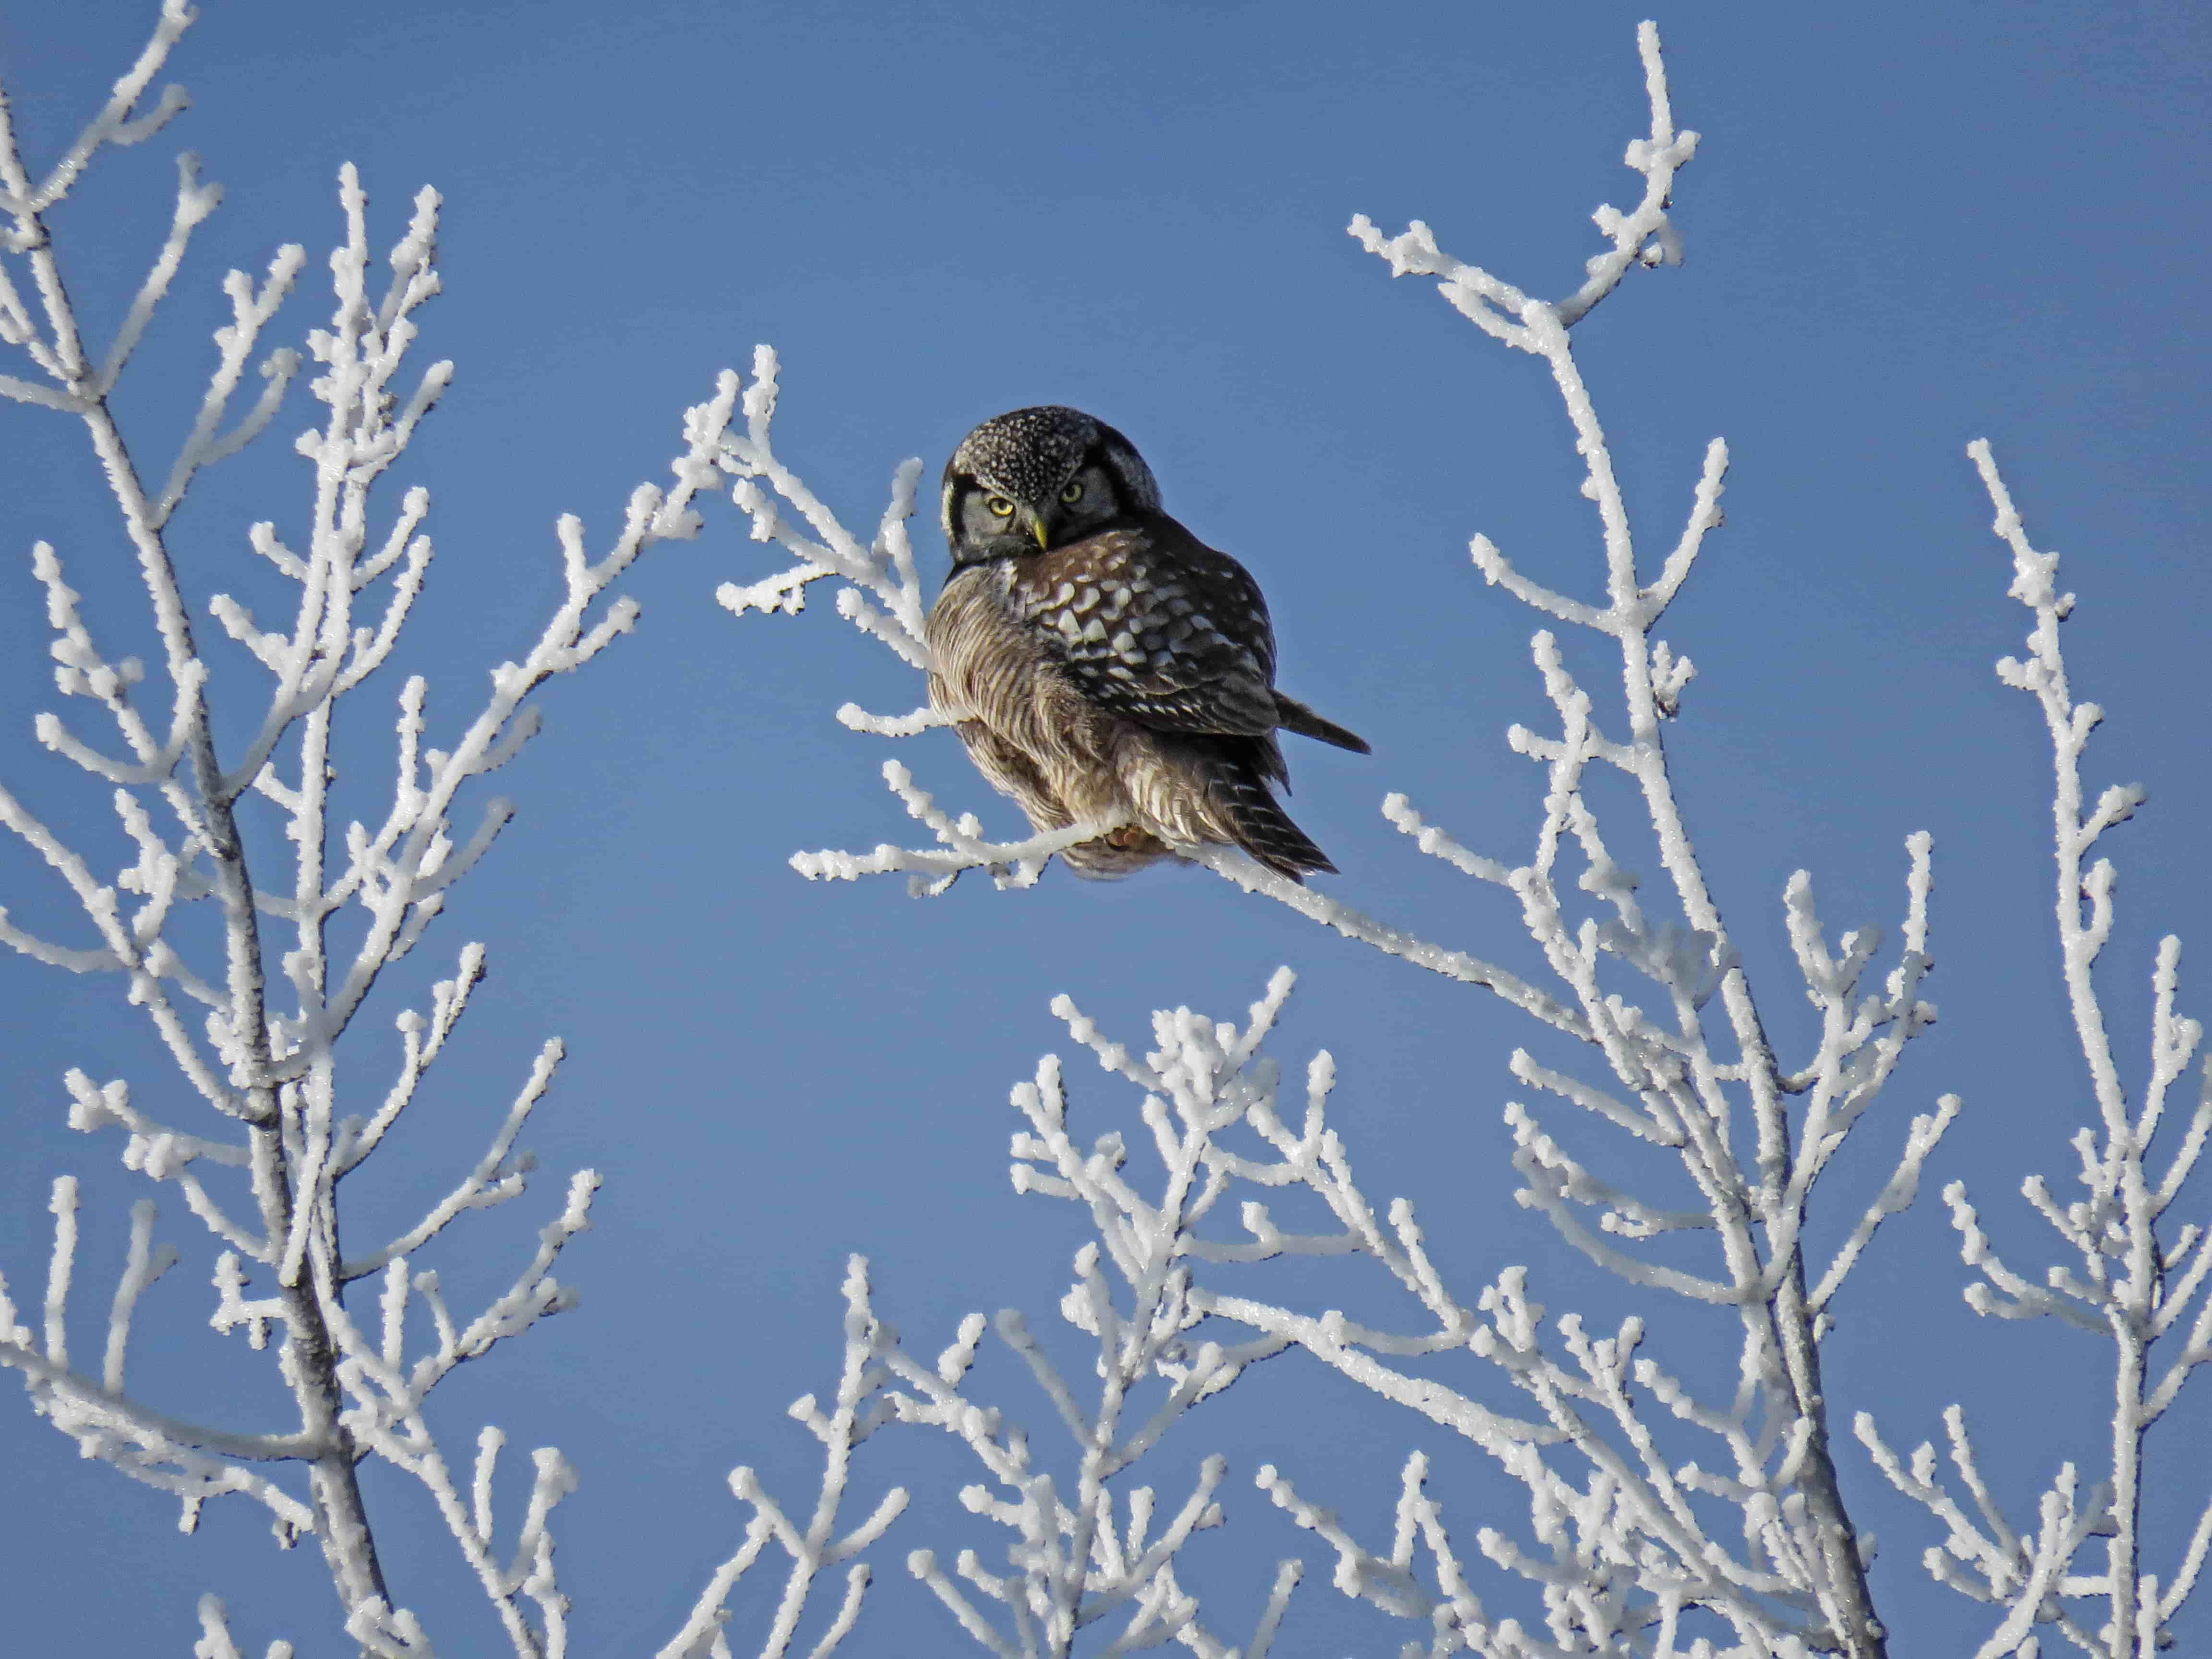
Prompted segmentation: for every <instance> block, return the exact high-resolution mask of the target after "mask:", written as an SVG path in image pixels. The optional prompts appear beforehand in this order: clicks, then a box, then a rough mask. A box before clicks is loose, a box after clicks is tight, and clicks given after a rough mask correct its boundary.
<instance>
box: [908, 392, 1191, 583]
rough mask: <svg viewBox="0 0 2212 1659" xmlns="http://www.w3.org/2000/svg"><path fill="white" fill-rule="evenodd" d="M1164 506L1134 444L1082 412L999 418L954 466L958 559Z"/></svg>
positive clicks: (1054, 542) (991, 555)
mask: <svg viewBox="0 0 2212 1659" xmlns="http://www.w3.org/2000/svg"><path fill="white" fill-rule="evenodd" d="M1159 510H1160V487H1159V485H1158V483H1155V482H1154V481H1153V479H1152V469H1151V468H1150V467H1148V466H1146V465H1145V458H1144V457H1143V456H1141V455H1139V454H1138V453H1137V452H1136V449H1135V447H1133V445H1132V444H1131V443H1130V442H1129V441H1128V440H1127V438H1125V437H1123V436H1122V435H1121V434H1120V433H1118V432H1116V431H1115V429H1114V428H1112V427H1110V426H1108V425H1107V424H1106V423H1105V422H1103V421H1097V420H1093V419H1092V418H1091V416H1088V415H1085V413H1084V412H1083V411H1082V410H1079V409H1063V408H1060V406H1059V405H1058V404H1041V405H1039V406H1038V407H1037V408H1035V409H1017V410H1013V411H1012V412H1011V413H1009V414H1005V415H997V416H993V417H992V418H991V419H989V420H987V421H986V422H983V424H982V425H981V426H979V427H977V428H975V430H974V431H973V432H971V433H969V435H967V436H966V437H964V438H963V439H962V440H961V441H960V447H959V448H957V449H956V450H954V451H953V452H952V459H951V460H949V461H947V462H946V463H945V501H944V524H945V541H946V542H947V543H948V544H950V545H951V549H952V565H953V568H954V569H956V570H957V569H958V568H961V567H962V566H963V565H970V564H981V563H984V562H987V561H988V560H992V559H1002V558H1006V557H1010V556H1018V555H1021V554H1027V553H1037V552H1042V551H1047V550H1050V549H1052V548H1054V547H1059V546H1061V545H1063V544H1066V543H1068V542H1071V541H1075V540H1078V539H1079V538H1082V537H1085V536H1088V535H1090V534H1091V533H1092V532H1096V531H1099V530H1103V529H1105V528H1106V527H1107V526H1109V525H1112V524H1115V523H1116V522H1118V521H1121V520H1126V519H1127V518H1129V517H1130V516H1131V515H1133V514H1135V513H1157V512H1158V511H1159Z"/></svg>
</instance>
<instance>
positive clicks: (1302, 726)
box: [1275, 691, 1375, 755]
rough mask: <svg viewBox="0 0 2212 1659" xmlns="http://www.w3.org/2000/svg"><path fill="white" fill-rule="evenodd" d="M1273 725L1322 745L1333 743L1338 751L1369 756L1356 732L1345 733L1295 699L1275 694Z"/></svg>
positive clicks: (1331, 721) (1365, 745) (1342, 729)
mask: <svg viewBox="0 0 2212 1659" xmlns="http://www.w3.org/2000/svg"><path fill="white" fill-rule="evenodd" d="M1275 724H1276V725H1278V726H1280V727H1282V729H1283V730H1284V731H1285V732H1297V733H1299V734H1300V735H1301V736H1303V737H1309V738H1319V739H1320V740H1321V741H1322V742H1323V743H1333V744H1335V745H1336V746H1337V747H1338V748H1339V749H1349V750H1352V753H1353V754H1355V755H1371V754H1373V753H1374V752H1375V751H1374V750H1371V749H1370V748H1369V747H1368V746H1367V739H1366V738H1363V737H1361V736H1360V735H1359V734H1358V732H1347V731H1346V730H1345V729H1344V728H1343V727H1342V726H1339V725H1338V724H1337V723H1336V722H1335V721H1334V720H1323V719H1322V717H1321V716H1320V715H1318V714H1315V713H1314V711H1313V710H1312V709H1310V708H1307V707H1306V706H1305V704H1304V703H1302V702H1299V701H1298V700H1297V698H1296V697H1286V696H1284V695H1283V694H1282V693H1281V692H1279V691H1278V692H1276V693H1275Z"/></svg>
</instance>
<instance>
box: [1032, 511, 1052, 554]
mask: <svg viewBox="0 0 2212 1659" xmlns="http://www.w3.org/2000/svg"><path fill="white" fill-rule="evenodd" d="M1030 531H1031V532H1034V533H1035V535H1036V542H1037V547H1038V549H1039V550H1041V551H1043V552H1050V551H1051V550H1052V538H1051V536H1050V534H1049V532H1047V531H1046V529H1045V526H1044V516H1043V514H1042V513H1038V514H1036V515H1034V516H1032V517H1031V518H1030Z"/></svg>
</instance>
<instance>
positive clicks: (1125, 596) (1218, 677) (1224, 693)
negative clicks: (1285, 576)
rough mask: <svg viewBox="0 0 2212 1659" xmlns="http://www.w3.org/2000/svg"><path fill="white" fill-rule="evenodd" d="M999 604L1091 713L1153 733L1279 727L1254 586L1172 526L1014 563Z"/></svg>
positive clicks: (1267, 628) (1269, 639) (1255, 733)
mask: <svg viewBox="0 0 2212 1659" xmlns="http://www.w3.org/2000/svg"><path fill="white" fill-rule="evenodd" d="M1008 597H1009V599H1010V600H1011V601H1012V604H1013V605H1015V606H1016V607H1017V609H1018V612H1019V614H1020V615H1022V616H1023V617H1024V619H1025V620H1028V621H1030V622H1031V623H1035V624H1036V626H1037V627H1038V628H1039V629H1041V630H1043V631H1044V632H1045V634H1046V636H1047V638H1048V640H1049V641H1051V642H1052V645H1053V647H1054V648H1055V649H1056V650H1057V652H1058V653H1059V654H1060V659H1061V660H1062V661H1063V662H1065V663H1066V666H1067V671H1068V673H1069V675H1070V677H1071V678H1073V680H1074V681H1075V682H1076V684H1078V685H1079V686H1080V687H1081V688H1082V689H1083V691H1084V693H1085V695H1086V696H1089V697H1090V698H1091V699H1092V700H1093V701H1094V702H1097V704H1098V705H1099V706H1100V707H1101V708H1108V709H1110V710H1112V711H1113V712H1114V713H1115V714H1121V715H1124V716H1126V717H1127V718H1128V719H1130V720H1134V721H1136V722H1137V723H1138V724H1139V725H1140V726H1145V727H1146V728H1148V729H1150V730H1152V731H1155V732H1214V733H1223V734H1231V735H1235V736H1239V737H1251V738H1259V737H1265V736H1267V734H1268V733H1269V732H1273V730H1274V729H1275V727H1276V726H1277V725H1278V724H1279V723H1280V715H1279V712H1278V709H1277V706H1276V702H1275V694H1274V690H1273V685H1274V678H1275V635H1274V629H1273V626H1272V625H1271V624H1270V623H1269V622H1268V620H1267V601H1266V600H1264V599H1261V597H1260V589H1259V586H1258V584H1256V583H1255V582H1254V581H1253V580H1252V578H1251V577H1250V576H1249V574H1246V572H1245V569H1244V567H1243V566H1242V565H1240V564H1238V563H1237V561H1236V560H1234V559H1232V558H1231V557H1230V556H1228V555H1227V554H1225V553H1218V552H1216V551H1215V550H1213V549H1212V548H1210V547H1208V546H1206V544H1204V543H1203V542H1201V541H1200V540H1199V539H1198V538H1196V537H1194V536H1193V535H1192V534H1191V533H1190V532H1188V531H1187V530H1185V529H1183V527H1182V526H1181V525H1179V524H1177V523H1176V522H1175V520H1172V519H1170V518H1167V517H1165V516H1164V515H1163V514H1151V515H1146V520H1145V521H1143V522H1142V523H1140V524H1139V526H1133V527H1130V528H1125V529H1117V530H1109V531H1104V532H1101V533H1100V534H1098V535H1096V536H1091V537H1088V538H1085V539H1084V540H1082V541H1079V542H1076V543H1073V544H1071V545H1069V546H1066V547H1063V548H1058V549H1055V550H1054V551H1052V552H1050V553H1047V554H1043V555H1041V556H1038V557H1036V558H1034V559H1024V560H1022V561H1021V562H1019V567H1018V568H1017V570H1016V571H1015V573H1014V575H1013V579H1012V585H1011V587H1010V590H1009V593H1008Z"/></svg>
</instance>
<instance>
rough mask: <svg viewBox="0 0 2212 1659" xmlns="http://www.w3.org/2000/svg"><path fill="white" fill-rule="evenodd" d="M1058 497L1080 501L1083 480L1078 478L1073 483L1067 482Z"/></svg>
mask: <svg viewBox="0 0 2212 1659" xmlns="http://www.w3.org/2000/svg"><path fill="white" fill-rule="evenodd" d="M1082 499H1083V480H1082V479H1080V478H1078V479H1076V480H1075V481H1074V482H1073V483H1071V484H1069V485H1068V486H1067V488H1066V489H1063V490H1061V491H1060V500H1062V501H1070V502H1073V501H1081V500H1082Z"/></svg>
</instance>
